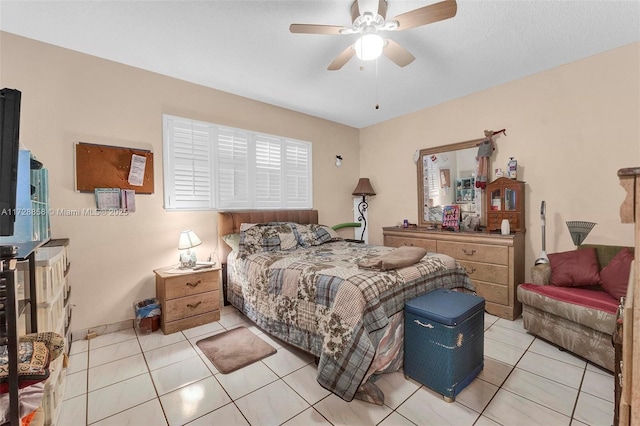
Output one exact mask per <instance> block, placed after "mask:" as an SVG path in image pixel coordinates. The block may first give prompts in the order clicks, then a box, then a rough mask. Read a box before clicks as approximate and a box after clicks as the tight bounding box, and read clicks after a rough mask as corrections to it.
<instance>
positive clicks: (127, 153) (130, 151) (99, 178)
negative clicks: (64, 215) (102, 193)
mask: <svg viewBox="0 0 640 426" xmlns="http://www.w3.org/2000/svg"><path fill="white" fill-rule="evenodd" d="M75 149H76V190H77V191H81V192H93V191H94V190H95V189H96V188H120V189H133V190H134V191H135V192H136V194H153V190H154V186H153V152H151V151H149V150H145V149H136V148H125V147H118V146H110V145H97V144H91V143H85V142H78V143H76V147H75ZM134 154H135V155H139V156H143V157H145V158H146V162H145V167H144V177H143V179H142V185H131V184H130V183H129V170H130V169H131V159H132V157H133V155H134Z"/></svg>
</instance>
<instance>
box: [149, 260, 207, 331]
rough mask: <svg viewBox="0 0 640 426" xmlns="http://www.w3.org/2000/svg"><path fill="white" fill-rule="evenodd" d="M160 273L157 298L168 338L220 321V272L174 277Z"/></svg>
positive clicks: (167, 270)
mask: <svg viewBox="0 0 640 426" xmlns="http://www.w3.org/2000/svg"><path fill="white" fill-rule="evenodd" d="M174 271H175V268H162V269H156V270H155V271H154V272H155V274H156V297H157V299H158V301H159V302H160V305H161V308H162V314H161V319H160V327H161V328H162V332H163V333H164V334H171V333H175V332H176V331H181V330H185V329H187V328H191V327H196V326H199V325H202V324H207V323H210V322H213V321H218V320H219V319H220V268H211V269H205V270H199V271H187V272H180V273H174Z"/></svg>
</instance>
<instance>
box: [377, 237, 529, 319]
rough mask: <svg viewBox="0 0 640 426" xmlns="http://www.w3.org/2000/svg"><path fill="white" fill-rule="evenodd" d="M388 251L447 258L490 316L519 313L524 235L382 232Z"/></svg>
mask: <svg viewBox="0 0 640 426" xmlns="http://www.w3.org/2000/svg"><path fill="white" fill-rule="evenodd" d="M382 230H383V236H384V245H385V246H388V247H401V246H414V247H422V248H424V249H426V250H427V251H429V252H432V253H441V254H447V255H449V256H451V257H453V258H454V259H456V260H457V261H458V262H459V263H460V264H461V265H462V266H463V267H464V268H465V270H466V271H467V274H469V277H470V278H471V281H472V282H473V284H474V285H475V287H476V291H477V293H478V295H480V296H482V297H484V298H485V301H486V310H487V312H489V313H490V314H492V315H496V316H499V317H501V318H506V319H509V320H514V319H516V318H518V317H519V316H520V314H521V313H522V304H521V303H520V302H518V300H517V297H516V288H517V286H518V284H520V283H522V282H524V234H523V233H515V234H511V235H500V234H487V233H482V232H450V231H437V230H429V229H426V228H401V227H385V228H382Z"/></svg>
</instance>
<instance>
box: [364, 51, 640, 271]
mask: <svg viewBox="0 0 640 426" xmlns="http://www.w3.org/2000/svg"><path fill="white" fill-rule="evenodd" d="M425 96H428V93H425ZM639 117H640V43H635V44H632V45H628V46H625V47H621V48H618V49H615V50H612V51H609V52H605V53H602V54H599V55H596V56H593V57H590V58H586V59H583V60H580V61H576V62H573V63H570V64H567V65H564V66H561V67H558V68H555V69H552V70H549V71H546V72H542V73H539V74H536V75H533V76H529V77H526V78H523V79H520V80H517V81H513V82H510V83H507V84H503V85H501V86H498V87H494V88H491V89H488V90H484V91H482V92H478V93H474V94H472V95H469V96H466V97H464V98H460V99H456V100H453V101H450V102H446V103H444V104H441V105H438V106H435V107H432V108H427V109H424V110H421V111H418V112H415V113H412V114H407V115H405V116H402V117H399V118H397V119H393V120H390V121H387V122H384V123H381V124H379V125H375V126H370V127H367V128H365V129H362V130H361V132H360V167H361V168H360V170H361V175H362V176H367V177H369V178H370V179H371V183H372V185H373V187H374V188H375V190H376V193H377V195H376V196H375V197H372V198H371V199H370V202H369V218H370V219H369V220H370V224H371V230H370V234H369V235H370V241H371V242H372V243H374V244H381V243H382V230H381V228H382V227H383V226H393V225H396V224H398V223H399V222H400V221H402V219H404V218H407V219H409V220H410V221H411V222H416V221H417V218H418V207H417V181H416V168H415V165H414V164H413V161H412V156H413V153H414V151H415V150H416V149H421V148H429V147H433V146H437V145H441V144H449V143H454V142H459V141H465V140H470V139H475V138H481V137H483V130H484V129H492V130H498V129H502V128H506V129H507V132H506V133H507V136H506V137H505V136H500V137H497V138H496V145H497V149H496V151H495V152H494V155H493V158H492V163H493V167H492V168H496V167H501V168H502V169H503V170H504V169H506V166H507V162H508V160H509V157H510V156H513V157H515V158H516V159H517V160H518V167H519V171H518V173H519V174H518V178H519V179H520V180H523V181H525V182H526V196H525V202H526V229H527V234H526V261H525V265H527V266H526V276H527V277H529V266H531V265H533V263H534V261H535V259H536V258H537V257H538V255H539V254H540V250H541V240H542V237H541V222H540V214H539V211H540V202H541V201H542V200H545V201H546V205H547V226H546V228H547V232H546V235H547V247H546V248H547V252H548V253H553V252H557V251H564V250H571V249H573V247H574V246H573V243H572V240H571V236H570V234H569V231H568V230H567V227H566V224H565V221H569V220H585V221H591V222H596V223H597V225H596V226H595V228H594V229H593V230H592V231H591V233H590V234H589V236H588V237H587V239H586V242H587V243H596V244H597V243H599V244H616V245H633V244H634V239H633V227H632V225H629V224H624V225H623V224H621V223H620V219H619V213H618V212H619V207H620V203H621V202H622V200H623V199H624V191H623V190H622V188H621V187H620V186H619V183H618V178H617V171H618V169H620V168H623V167H632V166H637V165H639V164H640V120H639ZM379 164H386V165H387V167H384V168H381V167H379Z"/></svg>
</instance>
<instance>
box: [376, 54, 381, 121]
mask: <svg viewBox="0 0 640 426" xmlns="http://www.w3.org/2000/svg"><path fill="white" fill-rule="evenodd" d="M375 108H376V109H380V104H379V103H378V58H376V106H375Z"/></svg>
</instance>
